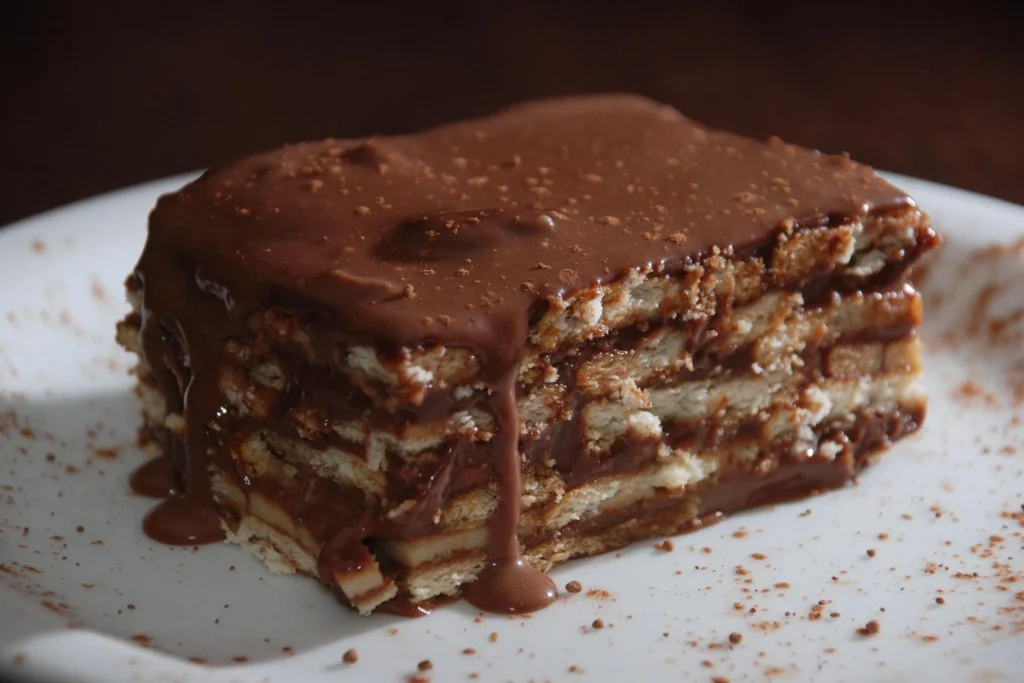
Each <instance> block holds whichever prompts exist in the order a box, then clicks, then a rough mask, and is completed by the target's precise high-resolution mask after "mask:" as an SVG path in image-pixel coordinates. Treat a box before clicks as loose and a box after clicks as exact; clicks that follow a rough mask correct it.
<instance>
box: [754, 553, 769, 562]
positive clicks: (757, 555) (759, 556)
mask: <svg viewBox="0 0 1024 683" xmlns="http://www.w3.org/2000/svg"><path fill="white" fill-rule="evenodd" d="M750 556H751V557H752V558H754V559H755V560H767V559H768V556H767V555H765V554H764V553H750Z"/></svg>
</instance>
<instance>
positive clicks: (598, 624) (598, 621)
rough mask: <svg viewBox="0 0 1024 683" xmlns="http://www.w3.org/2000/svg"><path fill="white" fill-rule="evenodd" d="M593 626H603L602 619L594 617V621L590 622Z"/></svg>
mask: <svg viewBox="0 0 1024 683" xmlns="http://www.w3.org/2000/svg"><path fill="white" fill-rule="evenodd" d="M591 626H593V627H594V628H604V621H602V620H601V619H594V623H592V624H591Z"/></svg>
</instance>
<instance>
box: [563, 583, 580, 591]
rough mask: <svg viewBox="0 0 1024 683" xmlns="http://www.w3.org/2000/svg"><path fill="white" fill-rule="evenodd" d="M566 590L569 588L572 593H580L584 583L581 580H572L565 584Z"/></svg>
mask: <svg viewBox="0 0 1024 683" xmlns="http://www.w3.org/2000/svg"><path fill="white" fill-rule="evenodd" d="M565 590H567V591H568V592H570V593H579V592H580V591H581V590H583V584H582V583H580V582H579V581H570V582H569V583H567V584H565Z"/></svg>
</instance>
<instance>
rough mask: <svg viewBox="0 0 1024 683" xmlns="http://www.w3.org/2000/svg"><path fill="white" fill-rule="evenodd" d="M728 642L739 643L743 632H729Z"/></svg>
mask: <svg viewBox="0 0 1024 683" xmlns="http://www.w3.org/2000/svg"><path fill="white" fill-rule="evenodd" d="M729 642H730V643H732V644H733V645H739V644H740V643H741V642H743V634H742V633H736V632H733V633H730V634H729Z"/></svg>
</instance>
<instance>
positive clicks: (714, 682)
mask: <svg viewBox="0 0 1024 683" xmlns="http://www.w3.org/2000/svg"><path fill="white" fill-rule="evenodd" d="M711 683H729V679H728V678H726V677H725V676H712V677H711Z"/></svg>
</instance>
